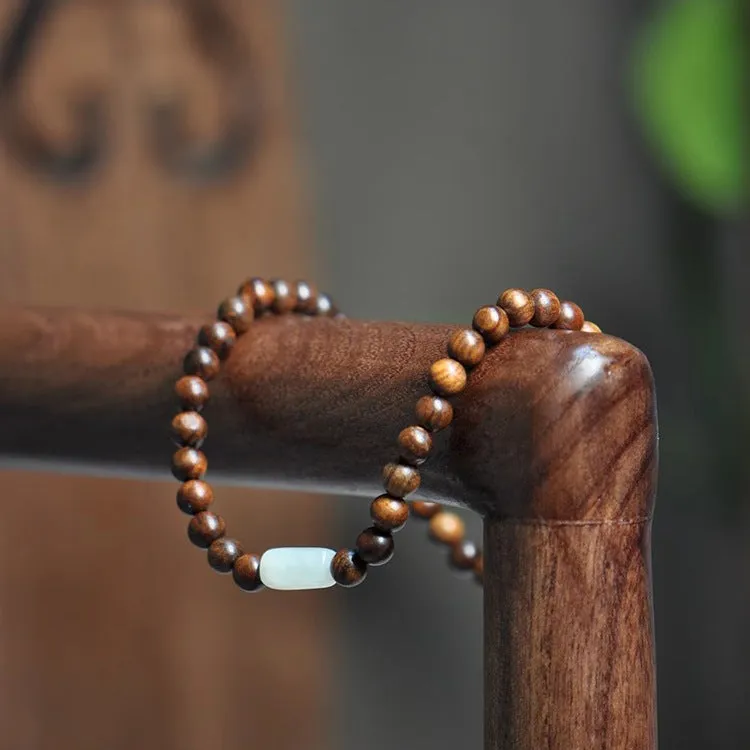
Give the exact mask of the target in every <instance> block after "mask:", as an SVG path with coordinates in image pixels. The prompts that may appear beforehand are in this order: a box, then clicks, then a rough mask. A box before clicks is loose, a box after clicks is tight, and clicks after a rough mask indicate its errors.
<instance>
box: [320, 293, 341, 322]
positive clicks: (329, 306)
mask: <svg viewBox="0 0 750 750" xmlns="http://www.w3.org/2000/svg"><path fill="white" fill-rule="evenodd" d="M336 313H338V310H337V309H336V306H335V305H334V304H333V302H332V301H331V298H330V297H329V296H328V295H327V294H318V296H317V298H316V300H315V314H316V315H319V316H320V317H329V318H332V317H333V316H334V315H336Z"/></svg>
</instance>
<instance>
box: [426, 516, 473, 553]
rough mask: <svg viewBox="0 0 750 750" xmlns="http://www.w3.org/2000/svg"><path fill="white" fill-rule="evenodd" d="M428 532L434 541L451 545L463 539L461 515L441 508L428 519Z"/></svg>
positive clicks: (464, 527) (463, 529) (463, 526)
mask: <svg viewBox="0 0 750 750" xmlns="http://www.w3.org/2000/svg"><path fill="white" fill-rule="evenodd" d="M428 533H429V535H430V539H432V540H433V541H434V542H440V544H447V545H449V546H451V547H452V546H453V545H454V544H458V543H459V542H460V541H462V540H463V538H464V534H465V533H466V526H465V524H464V522H463V519H462V518H461V516H458V515H456V514H455V513H449V512H447V511H444V510H443V511H441V512H440V513H436V514H435V515H434V516H433V517H432V518H431V519H430V526H429V531H428Z"/></svg>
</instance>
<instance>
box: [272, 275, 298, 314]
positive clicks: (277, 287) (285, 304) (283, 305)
mask: <svg viewBox="0 0 750 750" xmlns="http://www.w3.org/2000/svg"><path fill="white" fill-rule="evenodd" d="M271 286H272V287H273V294H274V298H273V311H274V312H275V313H278V314H279V315H283V314H284V313H290V312H292V311H293V310H294V308H295V306H296V305H297V299H296V295H295V293H294V290H293V289H292V287H291V286H290V285H289V284H288V283H287V282H286V281H284V280H283V279H275V280H274V281H272V282H271Z"/></svg>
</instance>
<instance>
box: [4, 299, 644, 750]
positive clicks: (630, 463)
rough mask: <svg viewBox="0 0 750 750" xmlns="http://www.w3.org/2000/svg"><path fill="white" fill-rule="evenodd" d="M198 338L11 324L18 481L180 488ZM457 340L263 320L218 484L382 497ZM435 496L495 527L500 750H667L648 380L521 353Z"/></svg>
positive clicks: (489, 588)
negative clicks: (391, 467) (399, 439)
mask: <svg viewBox="0 0 750 750" xmlns="http://www.w3.org/2000/svg"><path fill="white" fill-rule="evenodd" d="M202 322H204V321H203V320H201V319H200V318H192V319H184V318H181V317H176V316H164V315H162V316H156V315H129V314H110V313H103V312H96V313H92V312H81V311H61V310H31V309H24V310H21V309H11V310H4V311H2V312H0V344H1V345H0V415H2V421H3V430H2V431H1V432H0V455H2V456H3V460H4V462H5V463H6V465H13V466H19V465H26V466H38V467H40V468H43V467H48V468H51V469H63V470H75V471H83V472H116V473H118V474H120V475H122V474H128V473H130V474H141V475H149V476H163V477H164V478H166V477H168V475H169V472H168V464H169V460H168V459H169V455H170V446H169V443H168V439H167V434H168V425H169V420H170V417H171V415H172V413H173V410H174V399H173V397H172V395H171V384H172V382H173V381H174V379H175V377H176V376H177V375H178V372H179V366H180V362H181V359H182V356H183V354H184V352H185V351H187V349H188V347H189V345H190V343H191V341H192V339H193V336H194V334H195V331H196V330H197V327H198V326H199V325H200V324H201V323H202ZM449 331H450V328H449V327H446V326H424V325H404V324H396V323H364V322H358V321H349V320H343V321H338V320H337V321H333V320H305V319H300V318H298V317H294V318H292V317H290V318H287V319H278V318H269V319H265V320H262V321H258V322H257V323H256V325H255V326H254V327H253V329H252V331H251V332H250V333H248V334H247V335H245V336H244V337H242V338H241V339H240V341H239V342H238V345H237V347H236V350H235V352H234V353H233V355H232V357H231V358H230V360H229V361H228V363H227V366H226V367H225V368H224V371H223V374H222V376H221V378H220V380H219V381H218V382H217V383H216V384H213V385H212V402H211V404H210V405H209V406H208V407H207V409H210V415H211V417H210V424H211V430H212V433H211V436H210V441H211V451H210V454H209V455H210V460H211V463H210V468H209V471H210V475H211V476H212V477H213V478H214V479H216V478H221V479H223V480H225V481H231V482H242V483H253V484H268V485H275V486H284V487H290V488H292V487H294V488H304V489H306V490H314V491H326V492H329V491H333V492H346V493H350V494H358V495H370V496H372V495H374V494H376V493H378V492H379V491H380V481H379V466H381V465H382V464H383V462H384V461H385V460H387V459H389V458H390V457H391V455H392V451H393V447H392V446H393V442H394V438H395V436H396V435H397V433H398V430H399V429H400V428H401V427H403V426H405V425H407V424H409V423H410V421H411V420H412V414H411V409H412V405H413V403H414V401H415V399H416V398H417V397H418V396H419V395H421V394H422V393H424V392H425V388H426V372H427V369H428V366H429V364H430V362H431V361H432V360H434V359H435V358H437V357H438V356H442V355H443V351H444V347H445V342H446V340H447V337H448V333H449ZM455 406H456V413H457V418H456V421H455V423H454V426H453V428H452V430H451V431H449V432H448V433H446V436H445V437H444V438H443V439H439V440H438V441H437V447H436V451H435V454H434V458H432V459H431V460H430V461H429V462H428V463H427V464H426V465H425V470H424V472H423V492H421V496H422V497H425V498H430V499H437V500H440V501H444V502H462V503H465V504H467V505H469V506H470V507H472V508H474V509H475V510H477V511H478V512H480V513H482V514H483V515H484V517H485V543H486V560H485V587H484V588H485V648H486V652H485V660H486V661H485V702H486V739H485V750H511V749H513V750H538V749H539V748H555V749H556V750H589V749H591V750H593V749H601V750H631V749H632V750H653V749H654V748H655V747H656V730H655V723H656V720H655V677H654V650H653V625H652V611H651V591H650V568H649V565H650V559H649V531H650V519H651V513H652V508H653V499H654V491H655V482H656V479H655V476H656V466H657V456H656V415H655V404H654V395H653V383H652V377H651V372H650V368H649V366H648V363H647V362H646V360H645V358H644V356H643V355H642V354H641V353H640V352H639V351H638V350H637V349H635V348H633V347H632V346H630V345H629V344H626V343H624V342H623V341H620V340H618V339H614V338H611V337H609V336H604V335H593V334H584V333H563V332H560V331H536V330H534V331H532V330H529V331H521V332H517V333H513V334H512V335H511V336H510V337H509V338H508V339H507V340H506V341H505V342H503V343H502V344H501V345H499V346H498V347H496V348H495V349H494V350H492V351H491V352H490V353H489V354H488V356H487V357H486V359H485V361H484V362H483V363H482V365H481V366H480V367H479V368H478V369H477V370H476V371H475V372H474V373H473V374H472V377H471V380H470V385H469V387H468V388H467V390H466V392H465V394H464V395H463V396H462V397H461V398H459V399H457V401H456V403H455Z"/></svg>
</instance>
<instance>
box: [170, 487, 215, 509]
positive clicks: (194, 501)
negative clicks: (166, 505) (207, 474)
mask: <svg viewBox="0 0 750 750" xmlns="http://www.w3.org/2000/svg"><path fill="white" fill-rule="evenodd" d="M213 501H214V491H213V490H212V489H211V485H210V484H208V482H202V481H201V480H200V479H188V481H187V482H185V483H184V484H181V485H180V489H179V490H177V507H178V508H179V509H180V510H181V511H182V512H183V513H188V514H189V515H191V516H193V515H195V514H196V513H202V512H203V511H204V510H208V509H209V508H210V507H211V504H212V503H213Z"/></svg>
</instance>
